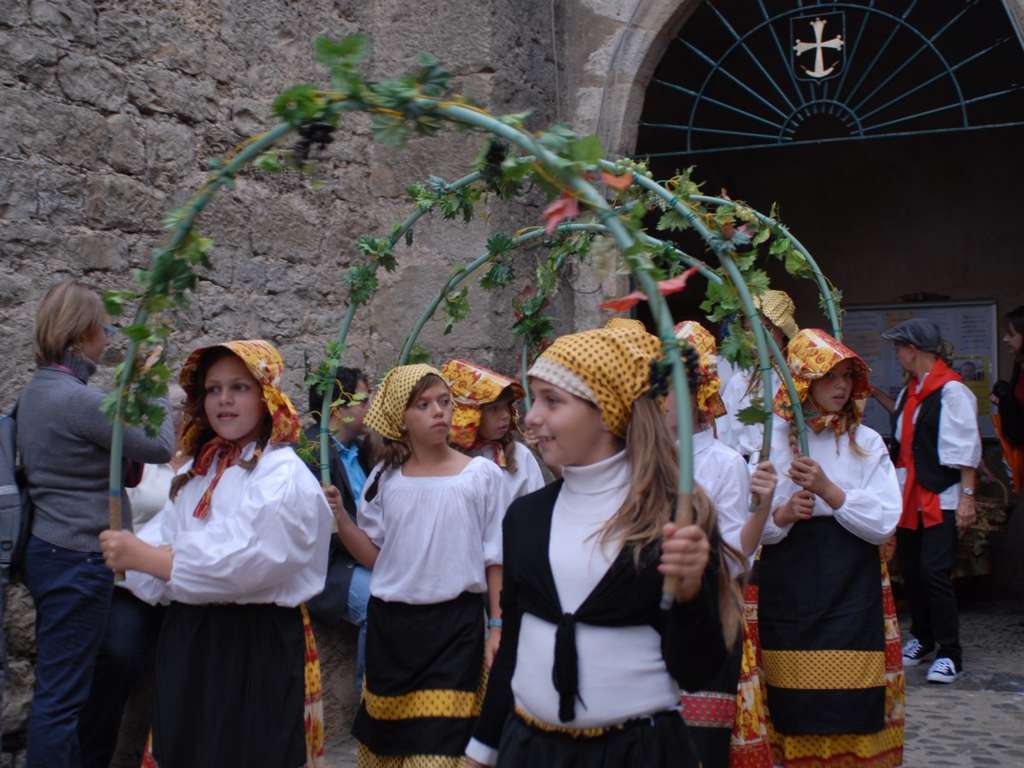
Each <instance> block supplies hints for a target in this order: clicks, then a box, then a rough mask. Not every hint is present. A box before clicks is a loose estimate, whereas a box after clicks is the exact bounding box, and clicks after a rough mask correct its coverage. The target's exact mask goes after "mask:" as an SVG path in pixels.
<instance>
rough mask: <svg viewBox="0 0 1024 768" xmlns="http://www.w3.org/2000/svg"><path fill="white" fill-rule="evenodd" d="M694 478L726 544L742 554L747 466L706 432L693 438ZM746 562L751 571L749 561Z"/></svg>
mask: <svg viewBox="0 0 1024 768" xmlns="http://www.w3.org/2000/svg"><path fill="white" fill-rule="evenodd" d="M693 477H694V480H696V481H697V482H698V483H699V484H700V486H701V488H703V489H704V491H705V493H707V494H708V497H709V498H710V499H711V501H712V503H713V504H714V505H715V512H716V513H717V515H718V533H719V534H720V535H721V537H722V540H723V541H724V542H725V543H726V544H728V545H729V546H730V547H732V548H733V549H735V550H736V551H737V552H739V553H741V554H742V553H743V545H742V542H741V541H740V534H741V533H742V531H743V526H744V525H745V524H746V522H747V518H748V517H749V515H750V471H749V470H748V469H747V462H745V461H744V460H743V457H742V456H740V455H739V453H737V452H736V451H734V450H733V449H732V448H730V447H729V446H727V445H725V444H724V443H722V441H721V440H718V439H716V438H715V436H714V435H713V434H712V433H711V430H710V429H705V430H704V431H702V432H698V433H696V434H695V435H694V436H693ZM746 560H747V566H748V567H749V565H750V563H749V558H746ZM728 562H729V570H730V572H732V575H733V576H736V575H738V572H739V565H738V564H737V563H735V562H733V561H732V560H731V559H730V560H729V561H728Z"/></svg>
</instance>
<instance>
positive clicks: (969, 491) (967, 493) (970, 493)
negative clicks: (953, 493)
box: [960, 488, 974, 496]
mask: <svg viewBox="0 0 1024 768" xmlns="http://www.w3.org/2000/svg"><path fill="white" fill-rule="evenodd" d="M960 493H962V494H963V495H964V496H974V489H973V488H961V489H960Z"/></svg>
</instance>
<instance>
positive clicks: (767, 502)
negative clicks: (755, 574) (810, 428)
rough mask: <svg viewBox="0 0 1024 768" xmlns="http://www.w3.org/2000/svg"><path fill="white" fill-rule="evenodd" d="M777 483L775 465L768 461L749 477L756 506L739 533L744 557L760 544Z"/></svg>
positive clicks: (777, 477)
mask: <svg viewBox="0 0 1024 768" xmlns="http://www.w3.org/2000/svg"><path fill="white" fill-rule="evenodd" d="M778 482H779V476H778V474H777V473H776V472H775V465H774V464H772V463H771V462H770V461H762V462H761V463H760V464H758V465H757V468H756V469H755V470H754V474H752V475H751V476H750V494H751V497H752V498H753V499H755V500H756V502H757V504H756V506H755V507H754V508H753V509H751V511H750V516H749V517H748V518H747V522H746V523H745V524H744V526H743V529H742V530H741V531H740V544H741V545H742V546H743V554H744V555H752V554H753V553H754V552H755V551H757V548H758V546H759V545H760V544H761V534H762V533H763V532H764V524H765V522H766V521H767V520H768V513H769V512H770V511H771V508H772V497H773V496H774V494H775V486H776V485H777V484H778Z"/></svg>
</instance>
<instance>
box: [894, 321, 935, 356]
mask: <svg viewBox="0 0 1024 768" xmlns="http://www.w3.org/2000/svg"><path fill="white" fill-rule="evenodd" d="M882 338H883V339H885V340H886V341H891V342H894V343H902V344H909V345H910V346H912V347H917V348H918V349H920V350H921V351H922V352H931V353H932V354H938V353H939V349H940V348H941V346H942V333H941V332H940V331H939V326H937V325H936V324H935V323H933V322H932V321H931V320H925V319H924V318H922V317H912V318H910V319H909V320H904V321H903V322H902V323H900V324H899V325H897V326H894V327H892V328H890V329H889V330H888V331H885V332H884V333H883V334H882Z"/></svg>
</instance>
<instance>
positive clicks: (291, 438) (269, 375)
mask: <svg viewBox="0 0 1024 768" xmlns="http://www.w3.org/2000/svg"><path fill="white" fill-rule="evenodd" d="M212 349H226V350H228V351H229V352H231V353H232V354H233V355H235V356H236V357H237V358H238V359H240V360H241V361H242V362H243V363H245V367H246V368H247V369H248V371H249V373H250V374H251V375H252V377H253V378H254V379H256V383H257V384H259V386H260V390H261V392H262V395H263V402H264V403H266V405H267V411H268V412H269V413H270V418H271V421H272V422H273V427H272V429H271V433H270V443H271V444H291V443H296V442H298V440H299V431H300V429H301V427H302V423H301V421H300V420H299V414H298V413H297V412H296V410H295V406H293V405H292V402H291V400H289V399H288V395H286V394H285V393H284V391H283V390H282V389H281V375H282V374H283V373H284V360H283V359H282V357H281V353H280V352H278V351H277V348H276V347H275V346H274V345H273V344H271V343H270V342H269V341H264V340H263V339H245V340H236V341H225V342H224V343H222V344H211V345H209V346H206V347H200V348H199V349H196V350H194V351H193V352H192V354H190V355H189V356H188V357H187V358H186V359H185V364H184V365H183V366H182V368H181V374H180V375H179V376H178V383H179V384H181V388H182V389H184V390H185V397H186V406H185V410H184V414H183V419H182V425H181V435H182V438H181V442H182V450H183V451H184V452H185V453H188V454H191V453H193V451H194V450H195V447H196V442H197V441H198V440H199V438H200V436H201V435H202V433H203V432H204V431H205V430H207V429H208V428H209V425H208V424H207V423H206V419H205V417H203V416H201V415H199V414H202V413H203V407H202V400H203V397H204V395H205V393H206V386H205V382H202V381H199V368H200V364H201V363H202V360H203V356H204V354H205V353H207V352H209V351H210V350H212Z"/></svg>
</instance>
